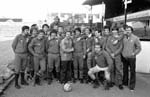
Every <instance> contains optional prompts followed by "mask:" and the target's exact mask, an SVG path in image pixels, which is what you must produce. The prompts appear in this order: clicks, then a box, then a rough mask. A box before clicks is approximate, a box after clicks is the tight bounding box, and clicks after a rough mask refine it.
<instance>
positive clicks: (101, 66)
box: [88, 45, 113, 90]
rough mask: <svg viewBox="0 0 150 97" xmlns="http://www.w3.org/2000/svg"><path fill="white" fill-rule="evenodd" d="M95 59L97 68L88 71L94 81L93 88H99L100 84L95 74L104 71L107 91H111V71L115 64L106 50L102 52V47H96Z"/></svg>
mask: <svg viewBox="0 0 150 97" xmlns="http://www.w3.org/2000/svg"><path fill="white" fill-rule="evenodd" d="M91 57H94V62H95V64H96V65H95V66H94V67H92V68H90V69H89V71H88V75H89V76H90V77H91V78H92V79H93V81H94V86H93V88H98V86H99V82H98V79H97V78H96V77H95V75H94V74H95V73H97V72H100V71H104V73H105V78H106V81H105V84H104V87H105V89H106V90H108V89H109V82H110V69H111V66H112V64H113V61H112V59H111V58H110V56H109V55H108V53H107V52H106V51H104V50H102V46H100V45H95V49H94V52H92V56H91Z"/></svg>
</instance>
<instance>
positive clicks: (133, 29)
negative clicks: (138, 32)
mask: <svg viewBox="0 0 150 97" xmlns="http://www.w3.org/2000/svg"><path fill="white" fill-rule="evenodd" d="M127 28H130V29H131V31H132V32H133V31H134V29H133V27H131V26H126V29H127Z"/></svg>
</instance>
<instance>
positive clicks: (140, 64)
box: [136, 41, 150, 73]
mask: <svg viewBox="0 0 150 97" xmlns="http://www.w3.org/2000/svg"><path fill="white" fill-rule="evenodd" d="M141 45H142V51H141V53H140V54H139V55H137V60H136V71H137V72H142V73H150V41H141Z"/></svg>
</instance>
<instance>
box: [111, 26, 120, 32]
mask: <svg viewBox="0 0 150 97" xmlns="http://www.w3.org/2000/svg"><path fill="white" fill-rule="evenodd" d="M113 30H117V31H119V29H118V28H117V27H114V28H112V29H111V31H113Z"/></svg>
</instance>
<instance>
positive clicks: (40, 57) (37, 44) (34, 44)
mask: <svg viewBox="0 0 150 97" xmlns="http://www.w3.org/2000/svg"><path fill="white" fill-rule="evenodd" d="M44 35H45V33H44V31H43V30H39V34H38V35H37V37H36V38H34V39H33V40H32V41H31V43H30V44H29V46H28V48H29V51H30V52H31V53H32V54H33V56H34V71H35V74H34V85H36V84H38V85H40V76H41V75H42V74H43V72H44V71H45V69H46V57H45V55H46V53H45V51H46V43H45V38H44Z"/></svg>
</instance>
